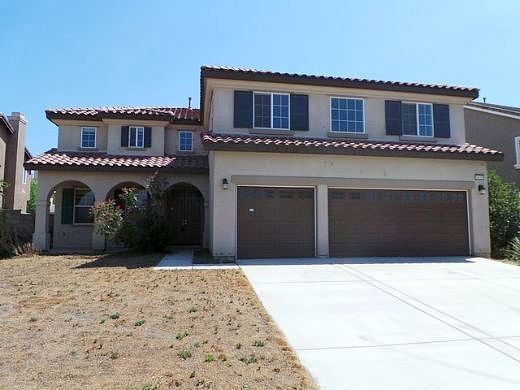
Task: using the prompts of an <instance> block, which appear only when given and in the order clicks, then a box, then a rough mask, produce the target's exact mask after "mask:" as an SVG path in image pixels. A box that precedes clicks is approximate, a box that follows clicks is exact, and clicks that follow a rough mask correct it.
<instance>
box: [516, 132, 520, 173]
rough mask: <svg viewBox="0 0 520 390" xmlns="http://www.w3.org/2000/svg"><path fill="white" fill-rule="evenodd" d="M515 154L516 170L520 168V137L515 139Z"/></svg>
mask: <svg viewBox="0 0 520 390" xmlns="http://www.w3.org/2000/svg"><path fill="white" fill-rule="evenodd" d="M515 153H516V165H515V168H520V137H515Z"/></svg>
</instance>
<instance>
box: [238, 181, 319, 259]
mask: <svg viewBox="0 0 520 390" xmlns="http://www.w3.org/2000/svg"><path fill="white" fill-rule="evenodd" d="M237 198H238V202H237V225H238V227H237V233H238V234H237V251H238V257H239V258H273V257H312V256H314V190H313V189H310V188H278V187H239V188H238V196H237Z"/></svg>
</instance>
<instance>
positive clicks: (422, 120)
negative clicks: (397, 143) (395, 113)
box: [401, 102, 433, 137]
mask: <svg viewBox="0 0 520 390" xmlns="http://www.w3.org/2000/svg"><path fill="white" fill-rule="evenodd" d="M401 115H402V121H403V135H417V136H421V137H433V105H432V104H430V103H409V102H403V103H402V104H401Z"/></svg>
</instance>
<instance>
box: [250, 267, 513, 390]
mask: <svg viewBox="0 0 520 390" xmlns="http://www.w3.org/2000/svg"><path fill="white" fill-rule="evenodd" d="M240 265H241V267H242V269H243V270H244V272H245V274H246V275H247V277H248V279H249V280H250V282H251V284H252V285H253V287H254V289H255V291H256V293H257V294H258V296H259V297H260V299H261V301H262V303H263V304H264V306H265V307H266V309H267V311H268V312H269V313H270V314H271V316H272V317H273V319H274V320H275V322H276V323H277V324H278V326H279V327H280V329H281V330H282V332H283V333H284V334H285V336H286V337H287V339H288V341H289V343H290V344H291V345H292V346H293V348H294V349H295V350H296V352H297V354H298V356H299V357H300V359H301V361H302V363H303V364H304V365H305V366H306V367H307V368H308V370H309V371H310V373H311V374H312V376H313V377H314V379H315V380H316V382H317V383H318V385H319V386H320V387H321V388H323V389H355V390H362V389H371V390H373V389H385V390H392V389H396V390H405V389H414V390H417V389H421V390H427V389H435V390H438V389H443V390H446V389H457V390H461V389H479V390H482V389H493V390H502V389H515V390H518V389H520V267H516V266H512V265H507V264H502V263H498V262H494V261H490V260H484V259H473V258H472V259H463V258H437V259H434V258H418V259H348V260H343V259H336V260H333V259H325V260H319V259H298V260H248V261H241V262H240Z"/></svg>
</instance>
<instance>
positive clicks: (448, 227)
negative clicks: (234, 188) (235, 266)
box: [237, 187, 469, 258]
mask: <svg viewBox="0 0 520 390" xmlns="http://www.w3.org/2000/svg"><path fill="white" fill-rule="evenodd" d="M237 196H238V201H237V225H238V226H237V252H238V257H239V258H273V257H280V258H283V257H313V256H315V211H314V210H315V204H314V203H315V202H314V189H313V188H282V187H238V193H237ZM328 196H329V202H328V206H329V208H328V212H329V252H330V256H336V257H352V256H451V255H467V254H469V243H468V242H469V241H468V222H467V206H466V193H465V192H463V191H460V192H454V191H400V190H399V191H397V190H357V189H329V194H328Z"/></svg>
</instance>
